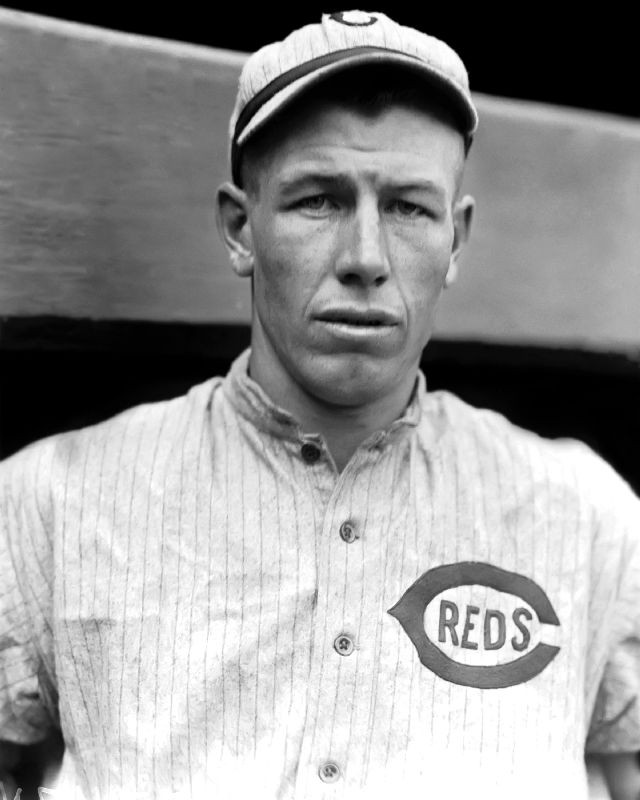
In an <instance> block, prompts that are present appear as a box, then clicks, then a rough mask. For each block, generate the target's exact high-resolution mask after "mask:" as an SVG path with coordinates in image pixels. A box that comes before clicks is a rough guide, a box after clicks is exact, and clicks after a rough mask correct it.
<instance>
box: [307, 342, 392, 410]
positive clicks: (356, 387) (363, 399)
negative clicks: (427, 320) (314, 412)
mask: <svg viewBox="0 0 640 800" xmlns="http://www.w3.org/2000/svg"><path fill="white" fill-rule="evenodd" d="M385 361H386V359H385V360H382V363H380V360H379V359H370V358H367V357H366V356H363V355H362V354H349V355H346V356H339V357H335V356H332V357H326V356H325V357H322V358H319V359H313V360H311V361H310V362H309V364H308V365H307V366H306V369H304V368H303V369H302V370H301V372H300V377H301V378H302V381H301V383H302V385H303V386H304V389H305V391H307V392H308V393H309V394H310V395H312V396H313V397H316V398H317V399H318V400H321V401H322V402H324V403H327V404H329V405H335V406H362V405H367V404H369V403H372V402H375V401H376V400H380V399H381V398H383V397H385V396H387V395H389V394H390V393H392V392H393V390H394V389H397V388H398V384H399V383H400V382H401V381H402V377H403V376H402V375H399V374H398V372H397V370H396V369H394V368H393V366H394V365H391V364H388V363H385Z"/></svg>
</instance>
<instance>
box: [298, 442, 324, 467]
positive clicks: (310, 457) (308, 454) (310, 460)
mask: <svg viewBox="0 0 640 800" xmlns="http://www.w3.org/2000/svg"><path fill="white" fill-rule="evenodd" d="M300 455H301V456H302V460H303V461H304V463H305V464H315V463H316V461H317V460H318V459H319V458H320V455H321V453H320V448H319V447H317V446H316V445H315V444H311V442H305V443H304V444H303V445H302V449H301V450H300Z"/></svg>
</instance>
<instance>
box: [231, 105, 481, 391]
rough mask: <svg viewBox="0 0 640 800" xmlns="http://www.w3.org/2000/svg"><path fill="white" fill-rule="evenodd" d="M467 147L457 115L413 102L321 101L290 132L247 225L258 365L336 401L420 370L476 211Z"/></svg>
mask: <svg viewBox="0 0 640 800" xmlns="http://www.w3.org/2000/svg"><path fill="white" fill-rule="evenodd" d="M463 160H464V156H463V143H462V138H461V136H460V135H459V134H458V133H457V132H456V131H455V130H454V129H453V128H452V127H450V126H449V125H448V124H447V123H446V122H444V121H442V120H441V119H440V118H439V117H438V116H435V115H432V114H430V113H428V112H426V111H422V110H418V109H415V108H412V107H410V106H404V105H393V106H390V107H389V108H388V109H385V110H384V111H383V112H382V113H380V114H379V115H376V116H370V115H363V114H362V113H361V112H359V111H357V110H354V109H350V108H347V107H344V106H341V105H336V104H332V103H328V102H324V103H322V104H321V105H319V106H317V107H314V108H313V110H312V111H309V112H307V113H306V114H303V115H302V116H301V117H300V118H296V123H295V125H293V126H289V127H288V129H287V130H283V131H282V136H281V138H280V139H279V140H277V144H276V145H275V146H273V147H271V149H270V150H269V154H268V156H267V157H265V158H263V159H261V161H260V165H259V174H258V175H257V176H254V178H255V180H256V183H257V190H256V191H253V192H249V194H248V196H247V197H246V225H245V227H244V230H243V232H242V234H243V242H244V244H245V245H246V250H247V253H248V254H249V258H250V263H251V267H252V274H253V330H252V351H253V358H255V359H258V360H260V363H261V369H264V367H265V360H266V366H267V367H268V366H269V361H271V362H273V363H272V366H273V368H274V369H275V370H276V372H280V373H283V374H284V373H286V375H287V376H288V377H289V378H291V379H293V380H294V381H295V382H296V383H297V384H298V385H299V386H300V387H302V389H303V390H304V391H305V392H306V393H307V394H310V395H311V396H312V397H314V398H315V399H317V400H320V401H323V402H325V403H329V404H332V405H339V406H360V405H364V404H367V403H370V402H372V401H374V400H377V399H380V398H384V397H385V396H386V395H389V394H391V393H393V392H394V391H397V390H398V387H399V386H401V385H403V384H407V382H408V381H410V382H411V384H412V383H413V379H414V375H415V370H416V369H417V366H418V363H419V360H420V356H421V352H422V349H423V348H424V346H425V344H426V343H427V340H428V339H429V336H430V334H431V330H432V326H433V321H434V311H435V308H436V304H437V301H438V298H439V297H440V293H441V291H442V289H443V286H444V284H445V279H446V277H447V272H448V270H449V268H450V264H451V261H452V253H453V252H454V250H456V249H457V247H458V246H459V242H458V241H457V239H459V238H460V228H461V227H464V225H465V224H467V223H468V219H467V217H468V216H469V214H467V213H465V210H464V209H462V210H461V209H460V208H457V209H456V199H457V197H456V195H457V189H458V183H459V180H460V175H461V169H462V163H463ZM462 238H464V235H463V237H462Z"/></svg>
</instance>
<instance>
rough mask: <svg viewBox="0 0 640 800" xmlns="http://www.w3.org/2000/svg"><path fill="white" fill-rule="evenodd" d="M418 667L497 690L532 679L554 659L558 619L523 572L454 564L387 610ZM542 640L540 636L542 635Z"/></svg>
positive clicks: (420, 583)
mask: <svg viewBox="0 0 640 800" xmlns="http://www.w3.org/2000/svg"><path fill="white" fill-rule="evenodd" d="M388 613H389V614H391V616H393V617H395V618H396V619H397V620H398V622H399V623H400V624H401V625H402V627H403V628H404V630H405V632H406V634H407V636H408V637H409V638H410V639H411V641H412V642H413V644H414V646H415V648H416V650H417V652H418V656H419V658H420V661H421V662H422V664H423V665H424V666H425V667H427V669H430V670H431V671H432V672H434V673H435V674H436V675H438V676H439V677H440V678H443V679H444V680H446V681H449V682H451V683H456V684H459V685H460V686H472V687H475V688H478V689H504V688H506V687H507V686H515V685H516V684H519V683H525V682H526V681H529V680H531V679H532V678H535V677H536V675H539V674H540V673H541V672H542V670H543V669H545V667H547V666H548V665H549V663H550V662H551V661H552V660H553V659H554V658H555V656H556V655H557V654H558V651H559V650H560V647H559V646H557V645H555V644H553V643H550V642H549V640H552V641H553V639H557V638H559V637H558V635H557V634H558V633H559V626H560V621H559V620H558V617H557V615H556V612H555V611H554V609H553V606H552V605H551V602H550V601H549V598H548V597H547V595H546V594H545V592H544V591H543V590H542V589H541V588H540V587H539V586H538V584H537V583H535V582H534V581H532V580H531V579H530V578H527V577H525V576H524V575H518V574H517V573H515V572H507V571H506V570H504V569H500V568H499V567H494V566H492V565H491V564H484V563H481V562H477V561H462V562H460V563H457V564H446V565H444V566H441V567H435V568H434V569H430V570H429V571H428V572H425V573H424V575H422V576H421V577H420V578H418V580H417V581H416V582H415V583H414V584H412V585H411V586H410V587H409V588H408V589H407V591H406V592H405V593H404V594H403V595H402V597H401V598H400V600H399V601H398V602H397V603H396V604H395V605H394V606H393V608H390V609H389V610H388ZM543 638H544V639H546V640H547V641H542V639H543Z"/></svg>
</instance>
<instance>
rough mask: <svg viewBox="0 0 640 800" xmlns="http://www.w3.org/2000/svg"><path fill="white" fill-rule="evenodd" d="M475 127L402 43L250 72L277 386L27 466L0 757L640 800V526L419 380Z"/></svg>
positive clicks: (17, 494)
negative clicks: (30, 755) (21, 751)
mask: <svg viewBox="0 0 640 800" xmlns="http://www.w3.org/2000/svg"><path fill="white" fill-rule="evenodd" d="M476 124H477V115H476V111H475V108H474V106H473V102H472V99H471V96H470V94H469V89H468V82H467V75H466V71H465V69H464V66H463V65H462V62H461V61H460V60H459V58H458V57H457V56H456V54H455V53H454V52H453V51H452V50H451V49H450V48H448V47H447V46H446V45H445V44H443V43H442V42H439V41H437V40H435V39H433V38H431V37H428V36H426V35H424V34H421V33H418V32H417V31H413V30H411V29H407V28H403V27H401V26H399V25H397V24H396V23H394V22H393V21H391V20H390V19H388V18H387V17H385V16H384V15H382V14H378V13H370V14H369V13H364V12H358V11H355V12H343V13H337V14H331V15H325V16H324V17H323V19H322V22H321V23H320V24H319V25H310V26H307V27H305V28H303V29H301V30H299V31H295V32H294V33H292V34H291V35H290V36H289V37H288V38H287V39H286V40H285V41H284V42H281V43H276V44H273V45H270V46H269V47H267V48H264V49H263V50H261V51H259V52H258V53H257V54H254V56H253V57H252V58H251V59H249V61H248V62H247V64H246V66H245V68H244V70H243V73H242V76H241V80H240V87H239V92H238V99H237V103H236V108H235V110H234V113H233V116H232V120H231V161H232V175H233V183H227V184H225V185H224V186H222V187H221V188H220V190H219V194H218V209H219V222H220V229H221V232H222V235H223V236H224V239H225V241H226V243H227V246H228V249H229V253H230V257H231V262H232V265H233V267H234V269H235V271H236V272H237V273H238V274H239V275H240V276H244V277H250V278H251V280H252V287H253V318H252V337H251V350H250V352H247V353H244V354H243V355H242V356H240V358H239V359H238V360H237V361H236V362H235V363H234V365H233V367H232V369H231V371H230V373H229V375H228V376H226V377H225V378H214V379H212V380H211V381H208V382H207V383H205V384H203V385H201V386H196V387H194V389H192V390H191V392H189V394H188V395H187V396H186V397H183V398H178V399H176V400H173V401H170V402H166V403H159V404H155V405H148V406H143V407H140V408H137V409H133V410H130V411H128V412H126V413H124V414H122V415H120V416H118V417H116V418H115V419H113V420H109V421H107V422H106V423H103V424H101V425H98V426H94V427H91V428H87V429H85V430H82V431H77V432H74V433H71V434H65V435H61V436H56V437H53V438H51V439H48V440H46V441H44V442H41V443H38V444H36V445H33V446H31V447H29V448H27V449H26V450H24V451H23V452H21V453H20V454H18V455H16V456H14V457H13V458H11V459H9V460H8V461H7V462H5V464H4V465H3V469H2V475H1V476H2V487H3V488H2V504H1V507H2V511H3V516H4V530H3V534H2V538H1V543H2V548H3V556H2V557H3V559H4V560H3V562H2V563H3V569H4V570H5V580H6V586H5V591H4V594H3V596H2V600H1V602H2V608H3V631H2V636H3V639H2V642H3V649H2V650H1V651H0V657H1V658H2V661H1V662H0V664H1V666H0V680H1V686H2V694H1V695H0V697H1V704H0V714H1V715H2V716H1V717H0V720H1V726H2V727H1V730H2V735H3V738H4V739H6V740H9V741H12V742H18V743H20V742H22V743H28V742H32V741H37V740H38V739H39V738H41V737H42V735H43V734H44V733H45V732H46V730H47V729H48V728H49V727H50V726H59V727H60V728H61V730H62V731H63V734H64V738H65V742H66V746H67V751H66V753H65V763H64V766H63V780H64V781H65V782H66V784H65V785H67V786H68V785H69V783H70V782H71V781H72V779H73V780H75V781H76V782H77V783H78V784H79V785H80V787H81V788H82V791H83V792H84V794H85V795H87V796H89V797H100V798H109V800H111V798H121V797H122V798H129V797H154V798H155V797H157V798H165V797H171V796H174V795H178V796H187V797H196V796H200V795H201V794H202V796H204V794H205V793H207V794H208V796H213V797H221V798H232V797H239V798H245V797H259V798H265V799H266V798H304V799H305V800H307V799H308V798H362V799H363V800H364V798H387V797H389V796H390V795H391V793H392V792H393V793H396V794H403V795H405V796H430V797H436V798H447V799H449V798H463V797H464V798H466V797H468V796H473V797H479V798H510V799H511V798H513V797H518V798H536V799H537V798H539V797H541V796H546V797H548V798H563V800H564V798H581V797H586V792H587V789H586V776H585V769H584V752H585V745H586V747H587V749H588V750H590V751H592V752H597V753H617V754H619V755H617V756H616V757H615V759H616V760H615V762H614V761H609V762H608V763H609V765H612V764H613V766H610V771H611V772H612V773H614V772H615V774H616V775H617V776H618V778H620V776H621V775H622V774H623V772H622V770H627V772H628V773H629V774H630V779H631V780H632V781H635V788H634V787H631V788H629V791H635V792H636V793H637V791H638V789H637V787H638V786H640V783H638V781H637V770H635V766H634V761H633V758H632V756H630V755H625V754H630V753H632V752H633V751H635V750H638V749H639V748H640V728H639V726H640V720H639V717H638V708H637V696H638V656H637V646H638V625H637V616H638V615H637V611H636V608H637V599H638V597H639V596H640V560H639V559H640V554H639V553H638V542H637V540H638V535H637V534H638V528H639V526H640V503H639V501H638V499H637V498H636V497H635V496H634V495H633V493H632V492H631V490H630V489H629V487H628V486H627V485H626V484H625V483H624V482H623V481H622V480H621V479H620V478H619V477H618V476H617V475H616V474H615V473H614V472H613V471H612V470H611V469H610V468H609V467H608V466H607V465H606V464H604V463H603V462H602V461H601V460H600V459H599V458H598V457H597V456H595V454H593V453H592V452H591V451H589V450H588V449H587V448H586V447H585V446H583V445H581V444H579V443H576V442H568V441H565V442H547V441H544V440H542V439H540V438H539V437H537V436H535V435H533V434H530V433H527V432H525V431H522V430H520V429H517V428H515V427H514V426H512V425H510V424H509V423H508V422H507V421H506V420H505V419H504V418H502V417H501V416H499V415H497V414H495V413H492V412H488V411H478V410H475V409H472V408H470V407H469V406H467V405H466V404H465V403H463V402H462V401H460V400H458V399H457V398H455V397H453V396H452V395H450V394H448V393H446V392H435V393H428V392H427V391H426V388H425V380H424V376H423V375H422V374H421V373H420V372H419V361H420V356H421V352H422V349H423V347H424V346H425V344H426V343H427V341H428V339H429V336H430V334H431V329H432V325H433V319H434V311H435V308H436V305H437V301H438V298H439V296H440V293H441V291H442V289H443V288H444V287H446V286H448V285H450V284H451V283H452V282H453V280H454V278H455V273H456V269H457V261H458V256H459V253H460V250H461V248H462V246H463V244H464V242H465V241H466V239H467V236H468V233H469V229H470V224H471V216H472V209H473V201H472V200H471V198H469V197H467V196H465V195H464V194H463V193H462V191H461V180H462V169H463V165H464V160H465V156H466V152H467V151H468V148H469V146H470V144H471V140H472V137H473V134H474V132H475V129H476ZM621 791H622V792H626V791H627V789H623V790H621ZM633 796H634V795H633V794H630V793H628V794H624V793H622V794H618V797H633Z"/></svg>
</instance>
